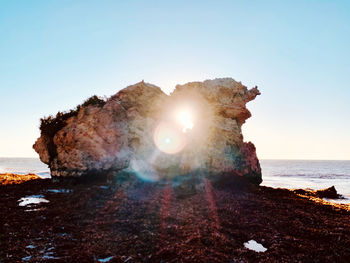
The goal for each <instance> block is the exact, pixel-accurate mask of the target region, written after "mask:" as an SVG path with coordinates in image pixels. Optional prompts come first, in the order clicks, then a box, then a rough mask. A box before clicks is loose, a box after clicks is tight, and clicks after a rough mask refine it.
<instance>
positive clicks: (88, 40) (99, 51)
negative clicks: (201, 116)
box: [0, 0, 350, 159]
mask: <svg viewBox="0 0 350 263" xmlns="http://www.w3.org/2000/svg"><path fill="white" fill-rule="evenodd" d="M215 77H233V78H235V79H236V80H238V81H242V82H243V84H245V85H247V86H248V87H252V86H254V85H258V86H259V88H260V90H261V92H262V95H261V96H259V97H258V98H257V99H256V100H255V101H253V102H251V103H250V104H249V105H248V107H249V109H250V110H251V112H252V114H253V117H252V118H251V119H249V120H248V121H247V123H246V124H245V126H244V133H245V139H246V140H251V141H253V142H254V143H255V144H256V146H257V149H258V155H259V157H260V158H279V159H280V158H293V159H350V103H349V101H350V84H349V83H350V2H349V1H336V0H333V1H332V0H329V1H324V0H315V1H311V0H309V1H234V0H232V1H203V0H202V1H131V0H130V1H101V0H99V1H97V0H96V1H87V0H84V1H78V0H75V1H64V0H59V1H49V0H47V1H43V0H42V1H39V0H37V1H35V0H33V1H24V0H22V1H16V0H11V1H10V0H8V1H4V0H0V96H1V97H0V98H1V102H0V110H1V111H0V123H1V128H0V156H3V157H4V156H24V157H35V156H37V155H36V153H35V152H34V151H33V150H32V148H31V146H32V144H33V143H34V141H35V140H36V138H37V137H38V136H39V129H38V126H39V118H40V117H42V116H44V115H49V114H54V113H56V112H57V111H58V110H68V109H70V108H72V107H74V106H75V105H76V104H78V103H80V102H82V101H83V100H84V99H86V98H87V97H89V96H91V95H93V94H97V95H107V96H109V95H112V94H114V93H116V92H117V91H118V90H119V89H121V88H124V87H125V86H127V85H129V84H133V83H136V82H138V81H140V80H142V79H144V80H145V81H147V82H150V83H153V84H156V85H158V86H160V87H162V88H163V89H164V90H165V91H166V92H169V91H171V90H172V89H173V88H174V86H175V84H177V83H180V84H182V83H185V82H188V81H195V80H205V79H209V78H215Z"/></svg>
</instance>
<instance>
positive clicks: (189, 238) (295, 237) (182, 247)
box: [0, 179, 350, 262]
mask: <svg viewBox="0 0 350 263" xmlns="http://www.w3.org/2000/svg"><path fill="white" fill-rule="evenodd" d="M66 184H67V183H62V182H61V183H54V182H52V181H51V180H49V179H47V180H41V179H39V180H32V181H29V182H25V183H22V184H19V185H5V186H0V214H1V217H0V227H1V228H0V248H1V249H0V262H99V261H98V260H102V259H106V258H108V257H112V258H111V259H110V260H109V261H108V262H350V212H349V211H348V210H347V209H345V208H346V207H345V206H344V208H339V207H335V206H331V205H325V204H321V203H315V202H313V201H311V200H308V199H305V198H302V197H300V196H297V195H296V194H294V193H293V192H291V191H288V190H282V189H273V188H268V187H258V188H254V187H249V188H247V189H245V190H239V187H226V188H223V187H218V186H213V185H212V184H211V183H210V182H209V181H206V183H205V188H204V190H203V191H199V192H197V193H195V194H189V195H183V193H180V192H178V190H176V189H173V188H172V187H171V186H169V185H164V184H154V183H143V182H136V183H135V182H133V183H130V182H127V183H124V184H122V185H121V186H120V185H118V184H115V183H114V184H112V185H107V184H102V183H99V184H96V183H95V184H83V185H82V184H75V185H74V184H70V185H69V186H67V185H66ZM48 189H51V190H52V189H70V190H71V191H65V192H58V193H57V192H55V191H48ZM38 194H42V195H44V197H45V198H46V199H47V200H49V201H50V202H49V203H41V204H39V205H33V206H32V207H22V206H18V200H19V199H20V198H22V197H25V196H28V195H38ZM37 208H38V209H39V210H36V211H25V210H30V209H37ZM251 239H253V240H255V241H257V242H259V243H261V244H262V245H263V246H264V247H266V248H267V251H266V252H264V253H257V252H254V251H252V250H248V249H247V248H245V247H244V245H243V243H244V242H247V241H248V240H251ZM106 260H107V259H106Z"/></svg>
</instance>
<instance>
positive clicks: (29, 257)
mask: <svg viewBox="0 0 350 263" xmlns="http://www.w3.org/2000/svg"><path fill="white" fill-rule="evenodd" d="M31 258H32V256H28V257H24V258H22V261H28V260H30V259H31Z"/></svg>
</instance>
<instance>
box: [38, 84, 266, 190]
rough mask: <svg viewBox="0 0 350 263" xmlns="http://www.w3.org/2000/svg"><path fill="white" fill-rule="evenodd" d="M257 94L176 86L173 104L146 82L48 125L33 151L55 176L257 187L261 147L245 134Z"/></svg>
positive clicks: (232, 87) (236, 88)
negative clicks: (212, 179) (223, 181)
mask: <svg viewBox="0 0 350 263" xmlns="http://www.w3.org/2000/svg"><path fill="white" fill-rule="evenodd" d="M259 94H260V92H259V90H258V89H257V88H256V87H255V88H253V89H250V90H248V89H247V87H245V86H243V85H242V84H241V83H240V82H236V81H235V80H233V79H231V78H223V79H214V80H206V81H204V82H191V83H187V84H185V85H178V86H176V89H175V90H174V92H173V93H172V94H171V95H170V96H168V95H166V94H165V93H163V92H162V90H161V89H160V88H159V87H157V86H154V85H151V84H148V83H144V82H143V81H142V82H140V83H137V84H135V85H132V86H129V87H127V88H125V89H123V90H121V91H119V92H118V93H117V94H115V95H114V96H112V97H110V98H109V99H108V100H107V101H105V102H102V103H84V104H83V105H82V106H81V107H78V108H77V110H76V111H71V112H69V113H66V114H65V115H64V114H63V115H62V114H61V115H60V116H58V117H57V118H51V119H49V121H47V122H46V123H48V124H47V125H46V126H43V125H42V126H41V137H40V138H39V139H38V140H37V141H36V143H35V144H34V146H33V147H34V149H35V150H36V151H37V152H38V154H39V156H40V159H41V160H42V161H43V162H44V163H46V164H48V165H49V167H50V169H51V174H52V176H85V175H87V174H91V173H95V174H98V173H109V172H118V171H120V170H123V169H128V170H131V171H133V172H135V173H136V174H137V175H138V176H139V177H141V178H143V179H146V180H158V179H164V178H173V177H175V176H178V175H188V174H194V173H196V174H197V175H198V174H202V175H215V174H220V173H225V174H227V173H230V172H232V174H235V175H239V176H242V177H244V178H247V179H249V180H250V181H251V182H253V183H255V184H259V183H261V181H262V179H261V169H260V164H259V161H258V158H257V157H256V152H255V147H254V145H253V144H252V143H250V142H249V143H245V142H243V136H242V131H241V126H242V124H243V123H244V122H245V121H246V119H247V118H249V117H250V116H251V114H250V112H249V111H248V109H247V108H246V104H247V103H248V102H249V101H251V100H253V99H254V98H255V97H256V96H257V95H259ZM44 121H45V120H44Z"/></svg>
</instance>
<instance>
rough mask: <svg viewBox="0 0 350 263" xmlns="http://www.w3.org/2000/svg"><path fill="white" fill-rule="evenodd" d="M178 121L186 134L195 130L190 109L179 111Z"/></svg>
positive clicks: (177, 114)
mask: <svg viewBox="0 0 350 263" xmlns="http://www.w3.org/2000/svg"><path fill="white" fill-rule="evenodd" d="M176 120H177V122H178V123H179V124H180V125H181V126H182V132H184V133H186V132H187V131H188V130H192V129H193V126H194V123H193V114H192V113H191V111H189V110H188V109H183V110H179V111H177V113H176Z"/></svg>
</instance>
